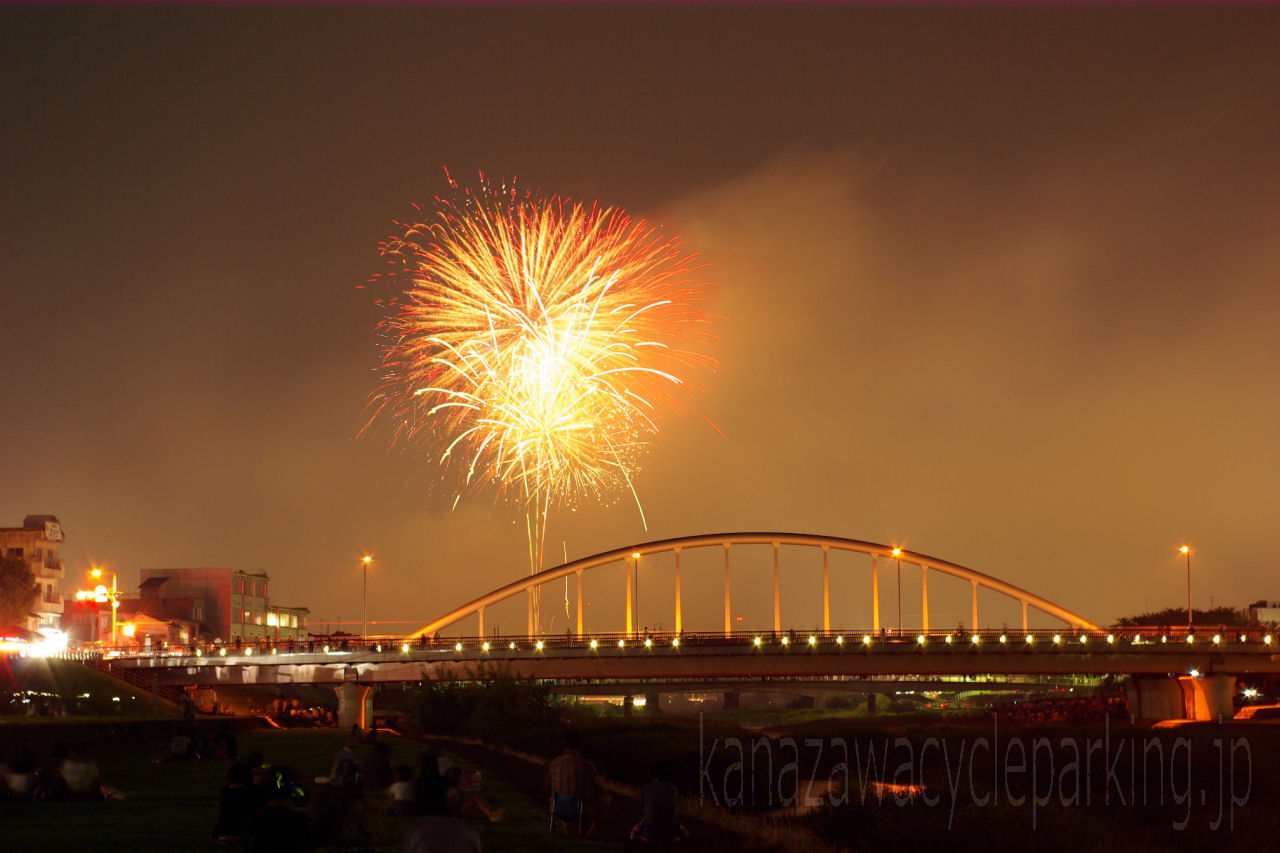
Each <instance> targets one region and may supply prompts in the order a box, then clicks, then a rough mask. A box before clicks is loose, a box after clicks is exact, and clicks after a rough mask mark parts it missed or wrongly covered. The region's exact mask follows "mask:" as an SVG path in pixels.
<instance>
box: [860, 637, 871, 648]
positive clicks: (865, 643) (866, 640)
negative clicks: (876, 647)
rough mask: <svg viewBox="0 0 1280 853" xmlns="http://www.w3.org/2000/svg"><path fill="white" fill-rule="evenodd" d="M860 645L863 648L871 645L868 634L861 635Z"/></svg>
mask: <svg viewBox="0 0 1280 853" xmlns="http://www.w3.org/2000/svg"><path fill="white" fill-rule="evenodd" d="M862 645H864V646H869V645H871V635H870V634H863V635H862Z"/></svg>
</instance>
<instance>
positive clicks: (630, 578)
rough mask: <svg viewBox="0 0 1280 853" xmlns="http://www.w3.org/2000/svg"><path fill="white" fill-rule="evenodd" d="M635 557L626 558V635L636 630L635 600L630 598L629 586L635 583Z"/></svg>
mask: <svg viewBox="0 0 1280 853" xmlns="http://www.w3.org/2000/svg"><path fill="white" fill-rule="evenodd" d="M635 565H636V561H635V557H632V558H631V559H629V560H627V636H628V637H630V636H632V635H633V634H634V633H635V630H636V627H635V626H636V612H635V602H634V601H633V600H632V596H631V588H632V586H633V585H634V584H635V577H636V571H635Z"/></svg>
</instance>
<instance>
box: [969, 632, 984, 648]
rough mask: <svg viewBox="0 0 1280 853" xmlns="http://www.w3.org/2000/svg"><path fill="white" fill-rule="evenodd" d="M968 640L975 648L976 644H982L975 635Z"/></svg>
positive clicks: (979, 638)
mask: <svg viewBox="0 0 1280 853" xmlns="http://www.w3.org/2000/svg"><path fill="white" fill-rule="evenodd" d="M969 639H970V640H971V641H972V642H973V644H974V645H975V646H976V645H978V643H981V642H982V638H981V637H979V636H978V635H977V634H974V635H973V636H972V637H970V638H969Z"/></svg>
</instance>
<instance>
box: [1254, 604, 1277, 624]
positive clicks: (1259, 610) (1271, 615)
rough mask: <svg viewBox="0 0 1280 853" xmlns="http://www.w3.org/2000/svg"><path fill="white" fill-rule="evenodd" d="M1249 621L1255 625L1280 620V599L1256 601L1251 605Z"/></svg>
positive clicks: (1274, 622)
mask: <svg viewBox="0 0 1280 853" xmlns="http://www.w3.org/2000/svg"><path fill="white" fill-rule="evenodd" d="M1249 621H1250V622H1251V623H1253V624H1254V625H1259V624H1261V625H1273V624H1276V623H1278V622H1280V601H1255V602H1254V603H1253V604H1250V605H1249Z"/></svg>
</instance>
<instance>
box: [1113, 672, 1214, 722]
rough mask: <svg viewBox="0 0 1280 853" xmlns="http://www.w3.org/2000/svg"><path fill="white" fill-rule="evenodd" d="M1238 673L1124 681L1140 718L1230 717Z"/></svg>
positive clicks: (1130, 706) (1135, 713) (1131, 704)
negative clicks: (1236, 674)
mask: <svg viewBox="0 0 1280 853" xmlns="http://www.w3.org/2000/svg"><path fill="white" fill-rule="evenodd" d="M1235 689H1236V677H1235V676H1234V675H1206V676H1204V677H1203V678H1192V677H1190V676H1187V675H1183V676H1178V677H1176V678H1136V679H1130V680H1129V681H1127V682H1125V693H1126V695H1127V697H1128V699H1129V708H1130V710H1131V712H1132V714H1133V716H1134V718H1135V719H1138V720H1198V721H1201V722H1212V721H1216V720H1218V719H1226V720H1229V719H1231V718H1232V717H1233V716H1234V715H1235V704H1234V699H1235Z"/></svg>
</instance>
